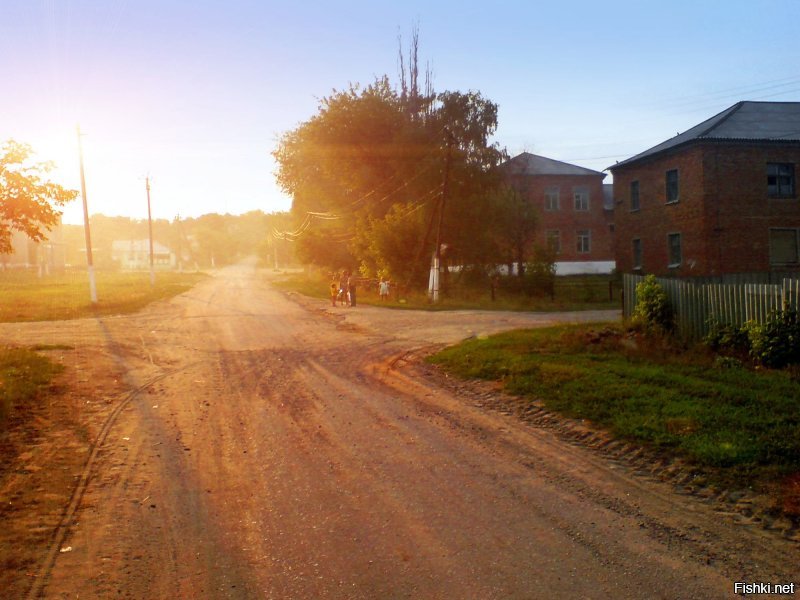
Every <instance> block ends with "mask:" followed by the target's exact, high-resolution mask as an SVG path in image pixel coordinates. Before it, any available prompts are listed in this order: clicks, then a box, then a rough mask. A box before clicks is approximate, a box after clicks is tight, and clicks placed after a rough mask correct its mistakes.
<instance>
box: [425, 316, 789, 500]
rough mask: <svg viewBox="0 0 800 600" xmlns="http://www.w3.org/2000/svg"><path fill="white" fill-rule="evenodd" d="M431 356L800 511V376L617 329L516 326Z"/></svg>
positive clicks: (451, 367) (453, 368) (467, 374)
mask: <svg viewBox="0 0 800 600" xmlns="http://www.w3.org/2000/svg"><path fill="white" fill-rule="evenodd" d="M430 361H431V362H433V363H436V364H440V365H443V366H444V367H445V368H446V369H447V370H449V371H451V372H453V373H456V374H458V375H460V376H463V377H467V378H480V379H487V380H499V381H502V382H503V385H504V387H505V389H506V390H507V391H509V392H511V393H514V394H519V395H523V396H527V397H532V398H539V399H541V400H542V401H543V402H544V405H545V406H546V407H547V408H548V409H549V410H553V411H555V412H559V413H562V414H564V415H566V416H569V417H573V418H580V419H588V420H590V421H592V422H593V423H595V424H597V425H599V426H601V427H603V428H606V429H608V430H609V431H610V432H611V433H612V434H614V435H616V436H618V437H620V438H623V439H628V440H634V441H636V442H638V443H643V444H645V445H647V446H649V447H653V448H657V449H659V450H660V451H663V452H665V453H667V454H674V455H678V456H682V457H684V458H687V459H689V460H690V461H692V462H693V463H695V464H697V465H699V466H701V467H703V468H705V469H709V471H710V472H711V473H712V476H713V477H714V478H715V479H717V480H719V481H720V482H721V483H723V484H724V483H732V482H738V484H739V485H741V482H742V481H749V482H751V483H752V485H760V486H765V487H767V488H774V487H776V486H777V487H779V488H781V491H779V492H777V495H778V496H779V497H778V498H776V502H780V503H781V504H782V505H783V507H784V508H785V509H787V512H789V513H793V512H794V513H795V514H796V515H798V516H800V489H798V488H800V485H798V482H800V422H798V420H797V408H798V407H797V398H800V381H797V380H796V379H793V378H792V377H791V375H790V374H789V373H786V372H778V371H766V370H759V371H756V370H752V369H747V368H741V367H729V366H728V367H726V366H715V362H714V357H713V355H712V354H711V353H709V352H707V351H705V350H702V349H700V348H697V349H690V350H685V349H681V350H678V349H672V348H669V347H667V346H665V345H664V344H663V343H660V342H657V341H650V340H648V339H646V338H642V337H636V336H632V335H630V334H628V333H627V332H625V331H624V330H623V329H622V328H620V327H608V326H603V327H602V328H601V327H591V326H566V327H555V328H548V329H538V330H524V331H514V332H509V333H504V334H500V335H497V336H493V337H490V338H488V339H485V340H469V341H466V342H464V343H462V344H460V345H458V346H455V347H451V348H448V349H446V350H444V351H442V352H440V353H439V354H437V355H435V356H433V357H431V358H430ZM716 364H717V365H719V364H720V363H716ZM722 365H725V363H722Z"/></svg>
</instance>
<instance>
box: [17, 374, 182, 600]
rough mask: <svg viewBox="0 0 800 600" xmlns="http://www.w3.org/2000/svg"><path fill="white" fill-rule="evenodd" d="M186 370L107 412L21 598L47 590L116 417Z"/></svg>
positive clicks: (134, 392) (154, 380)
mask: <svg viewBox="0 0 800 600" xmlns="http://www.w3.org/2000/svg"><path fill="white" fill-rule="evenodd" d="M195 364H196V363H195ZM190 366H193V365H187V366H185V367H181V368H179V369H173V370H171V371H167V372H165V373H162V374H161V375H157V376H155V377H153V378H152V379H150V380H148V381H146V382H145V383H143V384H141V385H140V386H139V387H138V388H136V389H134V390H132V391H130V392H128V393H127V394H126V395H125V396H124V397H123V398H122V400H121V401H120V402H119V403H118V404H117V405H116V407H115V408H114V409H113V410H112V411H111V413H110V414H109V415H108V417H106V419H105V421H104V422H103V425H102V427H101V428H100V432H99V433H98V435H97V438H96V439H95V441H94V442H93V443H92V445H91V450H90V452H89V457H88V459H87V461H86V464H85V465H84V467H83V471H82V472H81V474H80V477H79V478H78V481H77V483H76V485H75V488H74V489H73V491H72V494H71V496H70V499H69V504H68V505H67V507H66V509H65V510H64V513H63V516H62V517H61V521H60V522H59V524H58V526H57V527H56V529H55V531H54V532H53V535H52V539H51V542H50V545H49V548H48V550H47V554H46V555H45V556H44V558H43V560H42V562H41V563H40V565H39V568H38V569H37V570H36V574H35V576H34V577H33V583H32V585H31V588H30V590H28V593H27V594H26V595H25V597H26V598H27V599H28V600H33V599H35V598H40V597H41V595H42V593H43V591H44V589H45V587H46V586H47V582H48V580H49V577H50V573H51V572H52V569H53V566H54V565H55V561H56V558H57V557H58V555H59V553H60V552H61V550H62V548H63V544H64V541H65V540H66V539H67V536H68V535H69V531H70V527H71V526H72V524H73V521H74V519H75V516H76V514H77V512H78V508H79V506H80V504H81V501H82V500H83V496H84V494H85V493H86V488H87V487H88V485H89V482H90V480H91V476H92V473H93V470H94V468H95V465H96V463H97V459H98V456H99V454H100V452H101V449H102V447H103V445H104V444H105V442H106V439H107V438H108V435H109V432H110V431H111V428H112V427H113V426H114V424H115V422H116V420H117V417H118V416H119V414H120V413H121V412H122V411H123V410H124V409H125V408H126V407H127V406H128V404H129V403H131V402H132V401H133V400H135V399H136V398H138V397H139V395H140V394H142V393H143V392H144V391H146V390H147V389H148V388H149V387H150V386H152V385H153V384H155V383H158V382H159V381H162V380H163V379H166V378H167V377H169V376H170V375H173V374H175V373H177V372H179V371H181V370H183V369H186V368H189V367H190Z"/></svg>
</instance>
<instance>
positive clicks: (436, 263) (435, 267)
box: [428, 129, 453, 303]
mask: <svg viewBox="0 0 800 600" xmlns="http://www.w3.org/2000/svg"><path fill="white" fill-rule="evenodd" d="M445 135H446V136H447V154H446V155H445V162H444V182H443V183H442V199H441V201H440V202H439V223H438V225H437V226H436V249H435V250H434V253H433V264H432V265H431V276H430V278H429V281H428V288H429V289H428V291H429V294H430V299H431V302H434V303H436V302H438V301H439V291H440V287H439V283H440V275H441V265H442V220H443V219H444V207H445V205H446V203H447V193H448V184H449V181H450V160H451V155H452V149H453V134H452V133H450V130H449V129H445Z"/></svg>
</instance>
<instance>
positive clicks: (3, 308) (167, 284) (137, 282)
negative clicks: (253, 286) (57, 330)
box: [0, 270, 206, 322]
mask: <svg viewBox="0 0 800 600" xmlns="http://www.w3.org/2000/svg"><path fill="white" fill-rule="evenodd" d="M204 277H206V275H204V274H202V273H174V272H163V273H157V274H156V278H155V285H154V286H152V287H151V286H150V275H149V273H147V272H135V273H130V272H119V271H98V272H97V296H98V303H97V305H96V306H92V304H91V302H90V301H89V283H88V278H87V275H86V272H85V271H83V270H68V271H66V272H64V273H61V274H57V275H47V276H43V277H37V275H36V273H35V272H30V271H18V272H17V271H5V272H2V273H0V289H2V290H3V301H2V303H0V322H14V321H56V320H62V319H78V318H82V317H89V316H94V315H109V314H124V313H131V312H135V311H137V310H140V309H141V308H143V307H145V306H146V305H147V304H149V303H151V302H154V301H155V300H161V299H164V298H170V297H172V296H175V295H177V294H180V293H182V292H185V291H186V290H188V289H190V288H191V287H192V286H193V285H195V284H196V283H197V282H198V281H200V280H201V279H202V278H204Z"/></svg>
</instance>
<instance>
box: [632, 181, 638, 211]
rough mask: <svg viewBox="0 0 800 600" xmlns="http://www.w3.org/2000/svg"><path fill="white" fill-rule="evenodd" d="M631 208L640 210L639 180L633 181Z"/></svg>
mask: <svg viewBox="0 0 800 600" xmlns="http://www.w3.org/2000/svg"><path fill="white" fill-rule="evenodd" d="M631 210H639V182H638V181H631Z"/></svg>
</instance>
